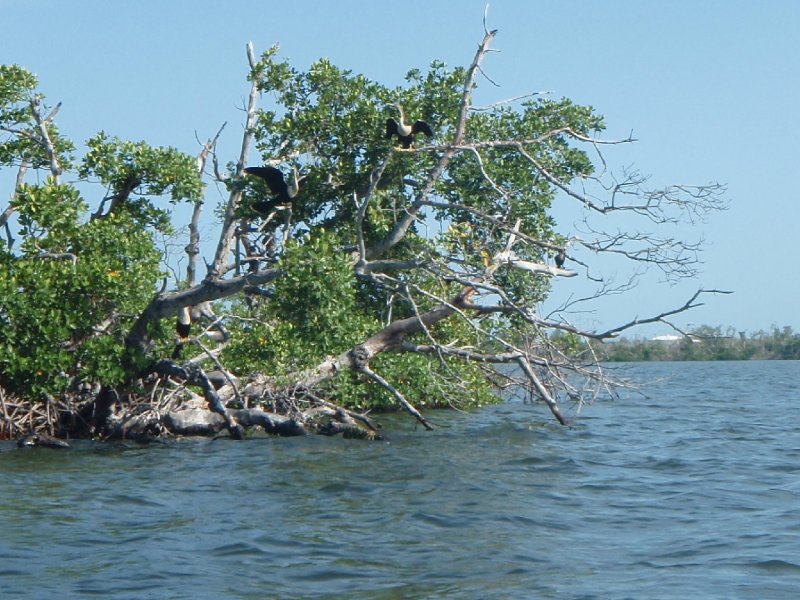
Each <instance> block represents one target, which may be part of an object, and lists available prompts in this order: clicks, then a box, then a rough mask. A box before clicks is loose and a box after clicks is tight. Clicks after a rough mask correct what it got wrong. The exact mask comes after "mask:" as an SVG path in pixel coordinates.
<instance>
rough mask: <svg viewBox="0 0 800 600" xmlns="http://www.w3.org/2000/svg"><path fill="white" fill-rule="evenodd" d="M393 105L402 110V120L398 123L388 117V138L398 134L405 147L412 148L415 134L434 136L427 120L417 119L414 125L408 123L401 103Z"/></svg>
mask: <svg viewBox="0 0 800 600" xmlns="http://www.w3.org/2000/svg"><path fill="white" fill-rule="evenodd" d="M392 106H394V107H395V108H396V109H397V110H398V111H399V112H400V122H399V123H398V122H397V121H395V120H394V119H391V118H389V119H386V139H387V140H388V139H390V138H391V137H392V136H393V135H396V136H397V139H399V140H400V143H401V144H402V146H403V148H411V144H412V143H413V142H414V136H415V135H416V134H418V133H424V134H425V135H427V136H428V137H429V138H430V137H433V130H432V129H431V126H430V125H428V124H427V123H426V122H425V121H415V122H414V124H413V125H407V124H406V122H405V120H406V116H405V114H404V113H403V107H402V106H401V105H400V103H399V102H398V103H396V104H393V105H392Z"/></svg>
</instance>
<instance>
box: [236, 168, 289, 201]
mask: <svg viewBox="0 0 800 600" xmlns="http://www.w3.org/2000/svg"><path fill="white" fill-rule="evenodd" d="M244 172H245V173H247V174H248V175H255V176H256V177H260V178H261V179H263V180H264V181H266V182H267V187H268V188H269V191H270V192H272V194H273V195H274V196H277V197H278V198H280V199H281V200H283V201H285V200H288V199H289V188H288V186H287V185H286V180H285V179H284V178H283V173H282V172H281V170H280V169H276V168H275V167H245V169H244Z"/></svg>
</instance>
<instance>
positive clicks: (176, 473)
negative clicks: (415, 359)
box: [0, 361, 800, 600]
mask: <svg viewBox="0 0 800 600" xmlns="http://www.w3.org/2000/svg"><path fill="white" fill-rule="evenodd" d="M615 368H619V369H623V372H624V374H625V375H627V376H628V377H629V378H631V379H632V380H635V381H638V382H642V383H645V384H646V385H645V387H644V388H642V390H641V391H640V392H626V393H625V394H623V395H622V397H621V398H619V399H615V400H611V399H608V400H603V401H598V402H597V403H595V404H593V405H591V406H585V407H583V409H582V410H581V412H580V414H579V415H573V418H574V421H573V424H572V426H570V427H561V426H559V425H557V424H556V423H555V422H554V421H553V419H552V418H551V417H550V414H549V412H548V411H547V409H546V407H544V406H543V405H540V404H533V405H532V404H522V403H520V402H515V401H510V402H508V403H506V404H503V405H500V406H492V407H488V408H485V409H481V410H478V411H475V412H471V413H468V414H462V413H457V412H441V413H436V414H434V415H432V418H433V420H434V421H435V422H436V423H437V424H438V425H439V427H438V428H437V429H436V430H435V431H433V432H426V431H424V430H422V429H419V428H416V427H415V426H414V423H413V421H412V420H411V419H410V418H409V417H406V416H404V415H392V416H389V417H385V418H381V419H379V420H380V421H381V422H382V423H383V425H384V431H385V434H386V436H387V440H386V441H383V442H365V441H360V440H345V439H342V438H341V437H336V438H323V437H307V438H283V439H281V438H271V439H253V440H247V441H243V442H234V441H231V440H227V439H220V440H216V441H213V440H206V439H200V440H182V441H178V442H170V443H166V444H150V445H147V446H141V445H135V444H128V445H122V444H103V443H91V442H76V443H75V444H74V447H73V449H70V450H64V451H52V450H46V449H26V450H17V449H16V447H15V446H14V445H13V444H11V443H2V444H0V596H1V597H2V598H14V599H15V600H19V599H27V598H32V599H50V598H59V599H66V598H114V599H123V598H124V599H128V598H129V599H142V598H170V599H182V598H186V599H205V598H214V599H222V598H258V599H262V598H315V599H319V598H356V599H360V598H365V599H366V598H370V599H383V600H390V599H392V600H393V599H401V598H425V599H430V598H467V599H472V598H475V599H478V598H481V599H483V598H486V599H497V598H585V599H589V598H597V599H604V600H606V599H616V598H632V599H640V598H644V599H660V598H663V599H667V598H675V599H681V600H686V599H693V600H697V599H704V598H720V599H730V598H753V599H765V598H793V599H794V598H800V362H796V361H789V362H784V361H774V362H726V363H722V362H714V363H648V364H631V365H621V366H615Z"/></svg>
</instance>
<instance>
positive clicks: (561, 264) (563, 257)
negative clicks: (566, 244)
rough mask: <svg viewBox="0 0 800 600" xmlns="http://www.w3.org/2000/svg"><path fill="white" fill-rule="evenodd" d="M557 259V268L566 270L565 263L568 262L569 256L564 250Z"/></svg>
mask: <svg viewBox="0 0 800 600" xmlns="http://www.w3.org/2000/svg"><path fill="white" fill-rule="evenodd" d="M555 259H556V266H557V267H558V268H559V269H563V268H564V261H565V260H567V255H566V254H565V253H564V250H559V251H558V253H557V254H556V256H555Z"/></svg>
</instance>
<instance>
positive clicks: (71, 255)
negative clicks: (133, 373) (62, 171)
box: [0, 181, 160, 397]
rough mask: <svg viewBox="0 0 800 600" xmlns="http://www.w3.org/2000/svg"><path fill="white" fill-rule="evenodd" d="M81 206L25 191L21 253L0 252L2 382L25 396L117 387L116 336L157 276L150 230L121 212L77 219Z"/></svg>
mask: <svg viewBox="0 0 800 600" xmlns="http://www.w3.org/2000/svg"><path fill="white" fill-rule="evenodd" d="M59 206H63V207H64V211H63V213H61V216H58V214H59V213H58V210H57V209H58V207H59ZM82 206H83V201H82V199H81V198H80V196H79V195H78V192H77V191H76V190H74V189H73V188H70V187H69V186H55V185H54V184H53V183H52V181H50V182H48V183H47V184H46V185H45V186H42V187H39V186H26V187H25V188H24V189H23V190H22V191H21V193H20V195H19V198H18V209H19V210H20V213H21V219H20V221H21V223H22V224H23V228H22V232H23V234H24V235H25V239H24V241H23V244H22V249H21V251H20V253H18V254H13V253H11V252H10V251H8V250H7V249H3V250H2V251H0V385H2V386H3V387H4V388H6V389H10V390H14V391H15V392H16V393H19V394H21V395H23V396H28V397H39V396H42V395H57V394H59V393H61V392H63V391H65V390H66V388H67V387H68V386H69V384H70V382H71V381H72V380H73V378H77V379H81V380H82V379H88V380H92V381H103V382H104V383H109V384H113V383H117V382H119V381H121V380H122V378H123V372H122V368H121V366H120V361H119V357H120V356H121V353H122V348H123V345H122V334H123V332H124V330H125V328H126V326H129V325H130V320H131V318H132V317H133V316H134V315H136V314H138V312H139V311H141V310H142V308H144V306H145V305H146V303H147V301H148V300H149V299H150V297H151V296H152V293H153V289H154V287H155V284H156V280H157V277H158V275H159V272H160V271H159V260H160V255H159V253H158V252H157V251H156V250H155V248H154V246H153V241H152V239H151V237H150V235H149V234H148V233H147V232H146V231H143V230H142V229H141V228H140V227H138V226H137V225H136V224H135V223H134V222H132V221H131V220H130V219H129V218H126V217H124V216H116V217H114V218H109V219H103V220H92V221H88V222H87V221H79V217H81V216H83V215H82V214H81V211H80V209H81V207H82Z"/></svg>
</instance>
